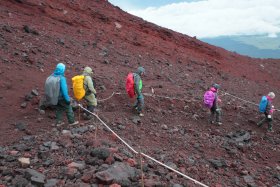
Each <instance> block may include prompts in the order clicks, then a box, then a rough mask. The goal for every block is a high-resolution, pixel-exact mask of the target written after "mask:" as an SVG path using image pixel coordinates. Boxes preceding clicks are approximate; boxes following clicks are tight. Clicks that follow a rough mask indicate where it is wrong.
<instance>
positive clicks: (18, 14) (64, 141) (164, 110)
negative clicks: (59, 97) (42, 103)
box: [0, 0, 280, 187]
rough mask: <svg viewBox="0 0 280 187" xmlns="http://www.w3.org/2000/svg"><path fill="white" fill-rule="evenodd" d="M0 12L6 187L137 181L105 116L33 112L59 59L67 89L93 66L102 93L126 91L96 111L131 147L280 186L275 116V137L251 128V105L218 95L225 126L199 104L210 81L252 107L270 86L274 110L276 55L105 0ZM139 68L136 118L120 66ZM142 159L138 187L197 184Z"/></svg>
mask: <svg viewBox="0 0 280 187" xmlns="http://www.w3.org/2000/svg"><path fill="white" fill-rule="evenodd" d="M0 18H1V23H0V48H1V50H0V75H1V79H0V86H1V89H0V112H1V118H0V124H1V126H0V129H1V131H0V134H1V136H0V140H1V146H2V147H1V149H0V161H1V162H0V165H1V167H0V176H1V178H0V184H2V185H3V186H28V185H29V186H30V184H31V183H32V184H33V185H35V186H44V185H45V186H59V185H60V186H98V185H99V186H102V185H103V186H109V185H111V186H118V185H121V186H141V182H142V180H141V164H140V163H141V162H140V158H139V155H134V154H133V153H132V152H130V151H129V149H128V148H127V147H126V146H125V145H123V144H122V143H121V142H120V141H118V140H117V138H116V137H115V136H113V135H112V134H111V132H109V131H108V130H106V128H105V127H103V125H102V124H101V123H100V121H98V120H97V119H94V120H92V121H83V120H81V121H80V125H79V126H75V127H69V126H67V125H65V126H62V127H54V126H52V124H53V123H54V113H53V111H52V110H46V111H45V113H40V112H39V111H38V102H39V100H40V97H41V95H42V94H43V85H44V81H45V79H46V77H47V76H48V75H49V74H51V72H52V71H53V69H54V67H55V65H56V64H57V63H58V62H64V63H65V64H66V65H67V72H66V76H67V78H68V85H69V87H71V82H70V78H71V77H72V76H74V75H76V74H79V73H80V72H81V70H82V69H83V67H84V66H86V65H88V66H91V67H92V68H93V69H94V80H95V82H96V89H97V91H98V99H100V100H102V99H103V98H107V97H109V96H110V95H111V94H112V93H113V92H120V93H123V94H118V95H114V96H113V97H112V98H110V99H108V100H106V101H100V102H99V105H98V109H99V112H98V115H99V116H100V117H101V118H102V119H103V120H104V121H105V122H106V123H107V124H108V125H109V126H110V127H111V128H112V129H113V130H114V131H116V132H117V133H118V134H119V135H120V136H121V137H122V138H123V139H124V140H125V141H127V142H128V143H129V144H130V145H131V146H133V147H134V148H135V149H136V150H138V151H139V150H141V151H143V152H144V153H146V154H148V155H150V156H152V157H154V158H156V159H157V160H159V161H161V162H163V163H165V164H167V165H169V166H170V167H172V168H175V169H176V170H179V171H181V172H182V173H184V174H186V175H188V176H190V177H193V178H194V179H196V180H198V181H201V182H203V183H204V184H206V185H208V186H269V187H270V186H277V185H280V154H279V149H280V137H279V132H280V128H279V126H278V125H277V123H279V114H278V113H277V112H276V113H275V119H274V120H275V123H274V133H266V126H264V127H262V128H257V127H256V125H255V123H256V122H257V121H258V120H259V114H258V111H257V107H256V106H254V105H251V104H250V103H245V102H243V101H241V100H238V99H236V98H234V97H232V96H229V95H222V93H221V95H222V96H221V99H222V106H221V107H222V108H223V125H222V126H214V125H210V124H208V120H207V116H208V115H209V114H208V111H207V110H206V109H205V108H204V107H203V106H202V97H203V93H204V92H205V90H206V89H207V87H208V86H209V85H211V84H212V83H214V82H217V83H220V84H221V85H222V91H224V92H228V93H231V94H233V95H235V96H238V97H241V98H243V99H246V100H249V101H251V102H254V103H258V102H259V99H260V96H261V95H263V94H266V93H267V92H269V91H274V92H275V93H276V99H275V106H276V108H277V106H280V101H279V99H278V96H279V93H280V92H279V91H278V89H279V85H280V84H279V83H280V75H279V66H280V64H279V60H260V59H253V58H249V57H244V56H241V55H238V54H236V53H231V52H228V51H226V50H224V49H221V48H217V47H214V46H211V45H208V44H206V43H203V42H201V41H199V40H197V39H196V38H191V37H188V36H186V35H182V34H180V33H176V32H173V31H171V30H168V29H165V28H161V27H159V26H156V25H154V24H151V23H148V22H145V21H144V20H142V19H140V18H137V17H134V16H132V15H129V14H127V13H125V12H123V11H122V10H120V9H119V8H118V7H114V6H112V5H111V4H110V3H108V2H107V1H103V0H92V1H90V0H79V1H70V0H69V1H57V0H46V1H40V0H14V1H13V0H12V1H10V0H2V1H1V2H0ZM139 65H141V66H144V67H145V69H146V71H147V73H146V76H145V77H144V78H143V81H144V92H145V93H151V87H152V88H154V90H155V93H156V97H149V96H146V97H145V103H146V109H145V117H144V118H140V119H139V118H138V117H137V116H135V114H134V113H133V111H132V110H131V107H130V104H131V101H130V100H129V99H128V98H127V96H126V95H125V94H124V92H125V90H124V80H125V77H126V75H127V73H128V72H131V71H134V70H135V69H136V68H137V67H138V66H139ZM159 96H165V97H171V99H168V98H165V97H159ZM278 108H279V107H278ZM78 113H79V112H78V111H76V117H77V118H78ZM19 158H24V159H23V160H21V162H20V161H18V159H19ZM28 161H30V163H28ZM22 162H23V163H22ZM26 162H27V163H26ZM142 166H143V172H144V179H143V180H144V183H145V186H198V185H197V184H194V183H193V182H191V181H189V180H187V179H185V178H183V177H181V176H179V175H177V174H175V173H174V172H171V171H169V170H167V169H165V168H163V167H162V166H159V165H158V164H156V163H154V162H152V161H151V160H148V159H144V158H143V164H142Z"/></svg>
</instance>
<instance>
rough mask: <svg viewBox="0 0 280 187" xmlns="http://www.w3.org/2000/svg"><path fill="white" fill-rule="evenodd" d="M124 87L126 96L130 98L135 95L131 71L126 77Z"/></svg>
mask: <svg viewBox="0 0 280 187" xmlns="http://www.w3.org/2000/svg"><path fill="white" fill-rule="evenodd" d="M125 88H126V92H127V94H128V96H129V97H130V98H134V97H135V91H134V76H133V73H129V74H128V75H127V77H126V83H125Z"/></svg>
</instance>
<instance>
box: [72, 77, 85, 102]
mask: <svg viewBox="0 0 280 187" xmlns="http://www.w3.org/2000/svg"><path fill="white" fill-rule="evenodd" d="M84 79H85V76H84V75H77V76H75V77H73V78H72V83H73V92H74V97H75V98H76V99H77V100H78V101H79V100H81V99H82V98H83V97H84V96H85V95H86V90H85V88H84Z"/></svg>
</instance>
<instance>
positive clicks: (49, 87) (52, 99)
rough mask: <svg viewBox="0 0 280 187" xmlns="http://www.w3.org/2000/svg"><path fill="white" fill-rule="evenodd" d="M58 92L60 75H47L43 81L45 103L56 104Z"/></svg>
mask: <svg viewBox="0 0 280 187" xmlns="http://www.w3.org/2000/svg"><path fill="white" fill-rule="evenodd" d="M59 93H60V76H53V75H51V76H49V77H48V78H47V80H46V82H45V97H46V98H45V99H46V101H45V102H46V104H47V105H57V103H58V97H59Z"/></svg>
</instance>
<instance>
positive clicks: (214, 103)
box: [210, 87, 218, 109]
mask: <svg viewBox="0 0 280 187" xmlns="http://www.w3.org/2000/svg"><path fill="white" fill-rule="evenodd" d="M210 90H211V91H212V92H213V93H214V94H215V99H214V101H213V106H212V108H214V109H217V108H218V102H217V101H218V93H217V90H216V88H214V87H212V88H211V89H210Z"/></svg>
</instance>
